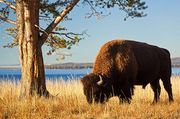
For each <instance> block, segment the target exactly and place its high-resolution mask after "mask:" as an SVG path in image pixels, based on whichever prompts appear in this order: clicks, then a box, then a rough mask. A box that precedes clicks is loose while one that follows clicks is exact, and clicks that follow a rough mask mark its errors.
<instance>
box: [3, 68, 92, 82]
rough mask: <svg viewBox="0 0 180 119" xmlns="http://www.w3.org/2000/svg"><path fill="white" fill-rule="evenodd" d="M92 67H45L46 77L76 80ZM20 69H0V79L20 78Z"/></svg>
mask: <svg viewBox="0 0 180 119" xmlns="http://www.w3.org/2000/svg"><path fill="white" fill-rule="evenodd" d="M91 70H92V69H45V76H46V79H51V80H53V79H56V80H57V79H63V80H69V79H74V80H78V79H80V78H81V77H83V76H84V75H86V74H88V73H90V72H91ZM20 78H21V70H20V69H0V80H20Z"/></svg>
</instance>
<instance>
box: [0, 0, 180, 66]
mask: <svg viewBox="0 0 180 119" xmlns="http://www.w3.org/2000/svg"><path fill="white" fill-rule="evenodd" d="M179 4H180V1H177V0H172V1H163V0H159V1H155V0H151V1H146V5H147V6H148V8H147V9H146V10H145V11H144V12H145V13H147V16H146V17H143V18H134V19H131V18H128V19H127V21H123V18H124V17H125V14H124V13H123V12H121V11H119V10H118V9H110V12H111V15H108V16H106V17H104V18H102V19H97V18H96V17H92V18H90V19H86V18H85V15H86V13H87V12H88V10H89V9H88V7H87V6H85V7H82V6H81V5H80V6H79V7H77V6H76V7H75V8H74V9H73V11H72V12H71V13H70V17H71V18H72V21H66V22H63V23H61V24H62V25H63V26H65V27H67V28H68V29H69V30H71V31H74V32H83V31H85V30H87V33H88V35H89V36H86V37H85V39H84V40H82V41H80V43H78V44H77V45H75V46H73V47H72V49H71V50H66V49H60V50H59V52H62V53H63V52H65V53H67V52H68V53H69V54H72V56H68V57H66V58H65V59H64V60H57V58H58V56H56V55H52V56H48V55H47V54H46V53H47V51H48V48H47V47H44V46H43V55H44V64H45V65H46V64H54V63H55V64H57V63H58V64H59V63H68V62H75V63H76V62H79V63H83V62H84V63H86V62H94V61H95V58H96V55H97V53H98V52H99V49H100V47H101V46H102V45H103V44H104V43H106V42H108V41H110V40H113V39H128V40H136V41H139V42H146V43H148V44H151V45H156V46H158V47H163V48H166V49H168V50H169V51H170V53H171V58H175V57H180V53H179V52H180V47H179V43H180V41H179V39H180V35H179V32H180V22H179V21H180V14H179V11H180V7H179ZM0 5H1V4H0ZM77 13H78V15H77ZM0 26H1V29H0V34H1V39H0V56H1V58H0V65H9V64H19V55H18V48H17V47H15V48H12V49H11V48H2V45H3V44H6V43H9V42H10V41H11V38H10V36H7V34H5V31H4V29H5V28H7V27H8V26H9V24H6V23H5V24H0Z"/></svg>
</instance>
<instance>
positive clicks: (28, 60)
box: [16, 0, 49, 97]
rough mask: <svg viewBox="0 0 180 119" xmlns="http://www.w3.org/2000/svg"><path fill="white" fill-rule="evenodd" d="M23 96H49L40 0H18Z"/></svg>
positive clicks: (17, 11) (17, 12)
mask: <svg viewBox="0 0 180 119" xmlns="http://www.w3.org/2000/svg"><path fill="white" fill-rule="evenodd" d="M16 14H17V29H18V40H19V55H20V57H19V58H20V64H21V72H22V78H21V94H20V96H22V97H29V96H33V95H39V96H49V92H48V91H47V89H46V82H45V72H44V62H43V55H42V49H41V48H42V45H41V44H40V41H41V39H40V37H39V30H38V28H36V27H35V25H37V26H39V0H16Z"/></svg>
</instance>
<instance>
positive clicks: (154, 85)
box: [150, 79, 161, 103]
mask: <svg viewBox="0 0 180 119" xmlns="http://www.w3.org/2000/svg"><path fill="white" fill-rule="evenodd" d="M150 84H151V88H152V89H153V92H154V100H153V103H156V102H158V101H159V99H160V98H159V96H160V93H161V87H160V85H159V79H157V80H154V81H153V82H151V83H150Z"/></svg>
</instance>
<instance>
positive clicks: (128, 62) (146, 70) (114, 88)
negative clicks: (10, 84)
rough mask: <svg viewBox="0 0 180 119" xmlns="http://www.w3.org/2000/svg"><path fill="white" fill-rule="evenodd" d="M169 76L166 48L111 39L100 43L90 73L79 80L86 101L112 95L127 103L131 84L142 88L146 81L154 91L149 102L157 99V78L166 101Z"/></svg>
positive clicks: (90, 101) (158, 85)
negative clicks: (164, 92) (161, 85)
mask: <svg viewBox="0 0 180 119" xmlns="http://www.w3.org/2000/svg"><path fill="white" fill-rule="evenodd" d="M170 77H171V60H170V53H169V51H168V50H166V49H164V48H159V47H157V46H153V45H149V44H146V43H141V42H136V41H128V40H113V41H110V42H108V43H106V44H104V45H103V46H102V48H101V49H100V52H99V54H98V55H97V57H96V61H95V64H94V67H93V72H92V73H90V74H88V75H86V76H84V77H83V78H82V79H81V82H82V84H83V90H84V94H85V96H86V98H87V101H88V102H89V103H92V102H97V103H98V102H100V103H103V102H105V101H107V100H108V99H109V98H110V97H112V96H118V97H119V99H120V101H122V102H128V103H130V100H131V96H132V95H133V88H134V85H142V87H143V88H145V87H146V85H147V84H148V83H150V85H151V87H152V89H153V92H154V101H153V102H157V101H158V100H159V96H160V90H161V89H160V84H159V80H160V79H161V80H162V82H163V85H164V88H165V90H166V91H167V93H168V96H169V101H173V95H172V89H171V82H170Z"/></svg>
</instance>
